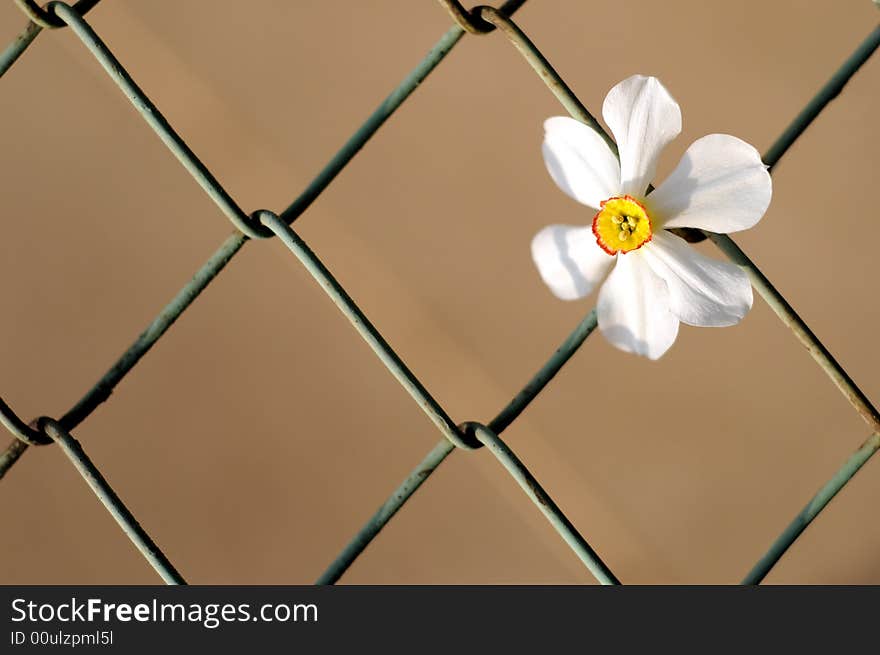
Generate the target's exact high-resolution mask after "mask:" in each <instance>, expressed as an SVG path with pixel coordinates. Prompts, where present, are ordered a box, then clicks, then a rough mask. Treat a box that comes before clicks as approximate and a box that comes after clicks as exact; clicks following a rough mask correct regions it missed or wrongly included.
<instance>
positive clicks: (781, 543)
mask: <svg viewBox="0 0 880 655" xmlns="http://www.w3.org/2000/svg"><path fill="white" fill-rule="evenodd" d="M480 15H481V17H482V18H483V19H484V20H486V21H488V22H491V23H493V24H495V25H496V26H497V27H499V28H501V31H502V32H504V33H505V34H506V35H507V36H508V37H509V38H510V39H511V41H512V42H513V44H514V45H515V46H516V48H517V50H518V51H519V52H520V53H521V54H522V55H523V56H524V57H525V58H526V60H527V61H528V62H529V64H531V66H532V67H533V68H534V69H535V71H536V72H537V73H538V75H539V76H540V77H541V79H542V80H543V81H544V82H545V84H547V86H548V87H549V88H550V90H551V91H552V92H553V94H554V95H556V97H557V98H559V100H560V101H561V102H562V104H563V105H564V106H565V107H566V109H568V110H569V112H570V113H571V114H572V116H574V117H575V118H578V119H580V120H582V121H583V122H585V123H587V124H588V125H590V126H591V127H593V129H595V130H596V131H597V132H598V133H599V134H600V135H602V136H603V138H604V139H605V140H606V142H607V141H609V140H610V139H611V137H610V135H609V134H608V133H607V132H606V131H605V130H604V128H602V126H601V125H599V124H598V122H597V121H596V120H595V118H593V116H592V115H591V114H590V113H589V111H588V110H586V109H585V108H583V105H582V104H581V103H580V101H579V100H578V99H577V97H576V96H575V95H574V93H572V91H571V89H569V88H568V86H567V85H566V84H565V83H564V82H563V81H562V79H561V78H560V77H559V75H558V74H557V73H556V71H554V70H553V68H552V67H551V66H550V64H549V63H548V62H547V60H546V59H545V58H544V57H543V55H541V53H540V52H539V51H538V50H537V48H536V47H535V46H534V44H533V43H532V42H531V41H530V40H529V39H528V37H526V36H525V34H523V32H522V31H521V30H520V29H519V28H518V27H517V26H516V25H515V24H514V23H513V21H511V20H510V19H509V18H508V17H505V16H503V15H500V14H498V13H497V12H495V11H494V10H492V9H491V8H481V13H480ZM878 45H880V27H877V28H875V29H874V30H872V32H871V33H870V34H869V35H868V37H867V38H866V39H865V40H864V41H863V42H862V43H861V44H859V46H858V47H857V48H856V50H855V51H854V52H853V53H852V54H851V55H850V56H849V57H848V58H847V60H846V61H845V62H844V63H843V64H842V65H841V66H840V68H839V69H838V70H837V71H836V72H835V73H834V75H833V76H832V77H831V79H830V80H829V81H828V82H827V83H826V84H825V85H824V86H823V87H822V88H821V89H820V90H819V92H818V93H817V94H816V96H815V97H814V98H813V99H812V100H810V102H809V103H808V104H807V106H806V107H805V108H804V109H803V110H802V111H801V112H800V113H799V114H798V115H797V116H796V117H795V119H794V120H793V121H792V123H791V124H790V125H789V126H788V127H787V128H786V129H785V131H784V132H783V133H782V135H781V136H780V137H779V138H778V139H777V140H776V141H775V142H774V144H773V145H772V146H771V148H770V149H769V150H768V152H767V155H766V156H765V157H766V163H768V165H775V164H777V163H778V162H779V160H780V159H781V158H782V156H783V155H784V154H785V153H786V152H787V151H788V149H789V148H791V146H792V145H793V144H794V143H795V141H796V140H797V138H798V137H799V136H800V135H801V134H803V133H804V131H805V130H806V129H807V128H808V127H809V125H810V124H811V123H812V122H813V120H815V118H816V117H817V116H818V115H819V113H820V112H821V111H822V109H824V108H825V107H826V106H827V105H828V103H830V102H831V100H833V99H834V98H835V97H837V95H839V93H840V91H841V90H842V89H843V87H844V86H845V85H846V83H847V82H848V81H849V80H850V78H852V76H853V75H855V73H856V72H857V71H858V70H859V68H860V67H861V66H862V65H863V64H864V63H865V62H866V61H867V60H868V58H869V57H870V56H871V54H873V52H874V51H875V50H876V49H877V47H878ZM703 234H704V235H705V236H707V237H708V238H709V239H711V240H712V242H713V243H715V245H716V246H718V248H719V249H720V250H721V251H722V252H723V253H724V254H725V255H726V256H727V257H728V258H729V259H731V261H733V262H734V263H736V264H737V265H739V266H740V267H741V268H743V269H745V271H746V273H748V275H749V279H750V280H751V282H752V284H753V286H754V287H755V289H756V290H757V291H758V293H759V294H760V295H761V297H762V298H764V300H765V301H766V302H767V304H768V305H769V306H770V308H771V309H772V310H773V311H774V313H776V315H777V316H778V317H779V318H780V320H781V321H782V322H783V323H784V324H785V325H787V326H788V327H789V328H790V329H791V330H792V332H793V333H794V334H795V336H796V337H797V339H798V340H799V341H800V342H801V343H802V344H803V345H804V346H805V347H806V348H807V350H808V351H809V352H810V354H811V355H812V357H813V359H815V360H816V362H817V363H818V364H819V366H820V367H821V368H822V370H823V371H825V373H826V374H827V375H828V376H829V377H830V378H831V380H832V382H834V384H835V386H837V388H838V389H839V390H840V391H841V393H843V395H844V397H845V398H846V399H847V400H848V401H849V403H850V404H851V405H852V406H853V407H854V408H855V410H856V411H857V412H858V413H859V415H860V416H861V417H862V418H863V419H864V420H865V422H867V423H868V425H869V426H870V427H871V430H872V432H876V431H878V430H880V414H878V412H877V409H876V408H875V407H874V406H873V405H872V403H871V402H870V400H868V398H867V396H865V394H864V393H863V392H862V391H861V389H859V387H858V386H857V385H856V384H855V382H854V381H853V380H852V378H850V377H849V375H848V374H847V373H846V371H845V370H844V369H843V367H842V366H841V365H840V364H839V363H838V362H837V361H836V360H835V359H834V357H833V356H832V355H831V353H830V352H829V351H828V349H827V348H826V347H825V345H824V344H823V343H822V342H821V341H820V340H819V338H818V337H816V335H815V334H814V333H813V332H812V330H810V328H809V327H808V326H807V324H806V323H805V322H804V321H803V319H802V318H801V317H800V316H798V314H797V313H796V312H795V310H794V308H793V307H792V306H791V305H790V304H789V303H788V301H786V300H785V298H784V297H783V296H782V294H780V293H779V291H778V290H777V289H776V288H775V287H774V286H773V285H772V284H771V283H770V281H769V280H768V279H767V277H766V276H765V275H764V274H763V273H762V272H761V270H760V269H759V268H758V266H757V265H756V264H755V263H754V262H753V261H752V260H751V259H749V257H748V256H747V255H746V254H745V253H744V252H743V251H742V249H741V248H740V247H739V246H738V245H737V244H736V243H735V242H734V241H733V239H731V238H730V237H729V236H727V235H718V234H714V233H711V232H707V231H703ZM871 442H872V440H870V439H869V440H868V442H866V444H867V443H871ZM859 452H860V453H862V457H863V458H858V457H857V458H855V459H852V458H851V459H850V460H849V461H848V462H847V463H846V464H845V465H844V467H843V468H842V469H840V471H838V473H837V474H835V476H834V478H832V480H831V481H830V482H829V483H828V484H826V486H825V487H823V489H822V491H821V492H820V496H822V498H824V502H822V503H820V504H818V505H816V504H814V503H811V505H809V506H808V508H809V507H813V508H815V511H813V512H807V513H806V514H805V513H803V512H802V513H801V514H800V515H799V516H798V518H796V519H795V522H794V523H792V526H794V525H798V526H800V528H799V529H792V527H791V526H789V528H787V529H786V530H785V531H784V532H783V533H782V534H781V535H780V536H779V537H778V538H777V540H776V541H775V542H774V543H773V545H772V546H771V549H770V551H769V552H768V553H767V554H766V555H765V556H764V557H763V558H762V560H761V563H759V565H758V567H756V568H760V567H761V566H762V565H763V566H764V567H765V569H761V571H762V574H761V577H763V576H764V575H766V574H767V572H768V571H769V570H770V568H772V566H773V565H774V564H775V563H776V562H777V561H779V559H780V558H781V557H782V555H783V554H784V553H785V552H786V551H787V550H788V548H789V547H791V545H792V544H793V543H794V541H795V539H797V537H798V535H800V534H801V532H802V531H803V529H804V528H806V526H807V525H808V524H809V522H810V521H812V520H813V519H814V518H815V517H816V515H818V513H819V512H820V511H821V510H822V509H823V508H824V507H825V506H826V505H827V504H828V502H829V501H830V500H831V499H832V498H833V497H834V495H835V494H837V493H838V492H839V491H840V490H841V489H843V487H844V486H846V484H847V482H848V481H849V480H850V478H851V477H852V476H853V475H854V474H855V472H856V471H858V470H859V468H861V466H862V465H863V464H864V463H865V462H867V460H868V458H870V457H871V455H873V454H874V452H876V448H874V449H871V448H868V447H865V446H863V448H862V449H861V450H860V451H859ZM817 497H818V496H817ZM753 573H754V572H753ZM750 577H751V575H750ZM748 579H749V578H747V580H748Z"/></svg>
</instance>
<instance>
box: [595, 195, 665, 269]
mask: <svg viewBox="0 0 880 655" xmlns="http://www.w3.org/2000/svg"><path fill="white" fill-rule="evenodd" d="M599 206H600V207H601V210H600V211H599V213H598V214H596V217H595V218H594V219H593V234H594V235H596V241H597V242H598V243H599V247H600V248H602V250H604V251H605V252H607V253H608V254H609V255H616V254H617V253H619V252H629V251H631V250H636V249H637V248H641V247H642V246H643V245H645V244H646V243H648V241H650V240H651V234H652V232H651V219H650V218H649V217H648V211H647V210H646V209H645V207H644V205H642V204H641V203H640V202H638V201H637V200H636V199H635V198H633V197H632V196H620V197H615V198H609V199H608V200H603V201H602V203H601V204H600V205H599Z"/></svg>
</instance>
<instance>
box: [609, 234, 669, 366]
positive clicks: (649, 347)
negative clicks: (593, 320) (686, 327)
mask: <svg viewBox="0 0 880 655" xmlns="http://www.w3.org/2000/svg"><path fill="white" fill-rule="evenodd" d="M598 309H599V329H600V330H602V334H604V335H605V338H606V339H608V341H610V342H611V343H612V344H614V345H615V346H617V347H618V348H620V349H621V350H625V351H627V352H631V353H636V354H638V355H645V356H646V357H649V358H651V359H657V358H658V357H660V356H661V355H662V354H663V353H665V352H666V351H667V350H669V347H670V346H671V345H672V344H673V342H674V341H675V337H676V336H677V335H678V319H677V318H675V316H673V314H672V312H671V311H669V291H668V290H667V288H666V282H664V281H663V279H662V278H661V277H659V276H658V275H657V274H656V273H654V271H653V270H651V267H650V266H648V264H647V262H646V261H645V258H644V257H643V256H642V255H641V253H640V252H638V251H636V252H631V253H628V254H625V255H619V256H618V258H617V266H615V267H614V270H613V271H611V275H609V276H608V280H607V281H606V282H605V284H603V285H602V290H601V291H600V292H599V305H598Z"/></svg>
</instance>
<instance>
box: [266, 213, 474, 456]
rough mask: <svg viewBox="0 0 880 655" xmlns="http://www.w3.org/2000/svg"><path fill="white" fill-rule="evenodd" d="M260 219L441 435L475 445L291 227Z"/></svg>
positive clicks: (276, 220)
mask: <svg viewBox="0 0 880 655" xmlns="http://www.w3.org/2000/svg"><path fill="white" fill-rule="evenodd" d="M259 216H260V221H261V222H262V224H263V225H265V226H266V227H267V228H269V229H270V230H272V232H274V233H275V235H276V236H277V237H278V239H279V240H280V241H281V242H282V243H283V244H284V245H285V246H287V248H288V249H289V250H290V251H291V252H292V253H293V254H294V255H295V256H296V258H297V259H298V260H299V261H300V263H301V264H302V265H303V266H304V267H305V268H306V270H307V271H308V272H309V273H310V274H311V276H312V277H313V278H314V279H315V281H316V282H317V283H318V284H319V285H320V286H321V288H322V289H323V290H324V292H325V293H326V294H327V295H328V296H330V298H331V299H332V300H333V302H334V303H335V304H336V306H337V307H338V308H339V310H340V311H341V312H342V313H343V314H344V315H345V317H346V318H347V319H348V320H349V321H350V322H351V324H352V325H353V326H354V328H355V330H357V332H358V334H360V336H361V338H362V339H363V340H364V341H366V342H367V344H368V345H369V346H370V348H372V349H373V352H375V353H376V355H377V356H378V357H379V359H380V360H381V362H382V363H383V364H384V365H385V368H387V369H388V370H389V371H390V372H391V374H392V375H393V376H394V377H395V379H397V381H398V382H399V383H400V384H401V386H402V387H403V388H404V389H406V391H407V392H408V393H409V395H410V396H412V398H413V400H415V401H416V403H417V404H418V406H419V407H420V408H421V409H422V411H423V412H424V413H425V414H426V415H427V416H428V418H430V419H431V421H432V422H433V423H434V425H436V426H437V429H438V430H440V432H441V433H443V436H444V437H446V438H447V439H449V441H450V442H452V443H453V444H454V445H456V446H458V447H459V448H465V449H473V448H478V447H479V445H480V444H479V443H474V442H473V441H467V440H466V439H464V438H463V436H462V434H461V433H460V432H459V430H458V427H457V426H456V425H455V422H454V421H453V420H452V419H451V418H450V417H449V414H447V413H446V410H444V409H443V407H441V406H440V404H439V403H438V402H437V401H436V400H434V398H433V396H431V394H430V393H428V390H427V389H425V387H424V385H423V384H422V383H421V382H420V381H419V379H418V378H417V377H416V376H415V375H413V373H412V371H410V370H409V368H408V367H407V365H406V364H404V362H403V360H402V359H400V356H399V355H398V354H397V353H396V352H394V349H393V348H391V346H389V345H388V342H387V341H385V338H384V337H383V336H382V335H381V334H380V333H379V331H378V330H377V329H376V328H375V326H374V325H373V324H372V323H371V322H370V320H369V319H368V318H367V317H366V316H365V315H364V313H363V312H362V311H361V310H360V308H359V307H358V306H357V304H356V303H355V302H354V300H352V298H351V296H349V295H348V293H347V292H346V291H345V289H343V288H342V285H341V284H339V282H338V281H337V280H336V278H334V277H333V275H332V273H330V271H328V270H327V267H325V266H324V264H323V263H322V262H321V260H320V259H319V258H318V256H317V255H315V253H314V252H312V250H311V248H309V247H308V245H306V243H305V242H304V241H303V240H302V239H301V238H300V237H299V235H298V234H297V233H296V232H294V231H293V228H291V227H290V226H289V225H288V224H287V223H286V222H285V221H284V219H282V218H281V217H280V216H278V215H276V214H273V213H272V212H268V211H262V212H259Z"/></svg>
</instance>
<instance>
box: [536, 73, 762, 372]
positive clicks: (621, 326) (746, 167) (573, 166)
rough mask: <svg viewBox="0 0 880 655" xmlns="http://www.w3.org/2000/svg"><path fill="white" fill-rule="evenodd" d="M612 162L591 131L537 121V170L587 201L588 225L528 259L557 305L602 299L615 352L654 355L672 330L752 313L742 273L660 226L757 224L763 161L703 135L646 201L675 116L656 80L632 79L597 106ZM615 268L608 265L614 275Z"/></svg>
mask: <svg viewBox="0 0 880 655" xmlns="http://www.w3.org/2000/svg"><path fill="white" fill-rule="evenodd" d="M602 116H603V117H604V118H605V123H606V124H607V125H608V127H609V128H611V132H612V133H613V134H614V137H615V140H616V141H617V144H618V149H619V152H620V161H619V163H618V160H617V158H616V157H615V156H614V153H613V152H612V151H611V149H610V148H609V147H608V144H606V143H605V141H604V140H603V139H602V137H600V136H599V135H598V134H597V133H596V132H595V131H593V130H592V129H591V128H589V127H587V126H586V125H584V124H583V123H580V122H578V121H576V120H574V119H572V118H563V117H556V118H550V119H549V120H547V121H546V122H545V123H544V130H545V136H544V145H543V151H544V162H545V163H546V165H547V169H548V170H549V171H550V175H551V177H552V178H553V180H554V181H555V182H556V184H557V185H558V186H559V188H560V189H562V190H563V191H564V192H565V193H567V194H568V195H569V196H571V197H572V198H573V199H574V200H576V201H578V202H580V203H581V204H583V205H586V206H587V207H588V208H589V210H588V211H587V212H586V214H585V219H586V220H585V221H584V223H585V224H582V225H580V226H570V225H551V226H549V227H546V228H544V229H543V230H541V231H540V232H539V233H538V234H537V235H536V236H535V238H534V240H533V241H532V258H533V259H534V261H535V264H536V265H537V267H538V271H539V272H540V274H541V277H542V278H543V279H544V282H546V283H547V286H549V287H550V290H551V291H552V292H553V293H554V294H555V295H556V296H557V297H559V298H561V299H563V300H574V299H577V298H582V297H584V296H586V295H588V294H589V293H590V292H591V291H592V290H593V289H594V288H595V287H596V285H597V284H598V283H599V282H600V281H601V280H602V279H603V278H604V277H605V275H606V273H608V271H609V270H611V273H610V275H608V279H607V280H606V281H605V283H604V284H603V285H602V288H601V290H600V291H599V303H598V311H599V329H600V330H601V331H602V334H604V335H605V337H606V338H607V339H608V340H609V341H610V342H611V343H612V344H614V345H615V346H617V347H618V348H620V349H621V350H625V351H628V352H633V353H637V354H639V355H645V356H646V357H650V358H651V359H657V358H658V357H660V356H661V355H663V353H665V352H666V351H667V350H668V349H669V347H670V346H671V345H672V343H673V342H674V341H675V337H676V336H677V335H678V325H679V322H682V323H686V324H688V325H698V326H712V327H722V326H728V325H734V324H736V323H738V322H739V321H740V320H742V318H743V317H744V316H745V315H746V313H747V312H748V311H749V309H750V308H751V306H752V288H751V285H750V284H749V280H748V278H747V276H746V274H745V273H744V272H743V271H742V270H740V269H739V268H738V267H737V266H735V265H733V264H730V263H727V262H722V261H717V260H715V259H711V258H708V257H705V256H704V255H702V254H700V253H698V252H697V251H696V250H694V249H693V248H692V247H691V246H690V245H688V244H687V243H686V242H685V241H684V240H683V239H681V238H679V237H677V236H675V235H674V234H672V233H671V232H668V231H666V228H680V227H692V228H701V229H704V230H709V231H711V232H719V233H728V232H737V231H739V230H745V229H747V228H750V227H752V226H753V225H755V224H756V223H757V222H758V221H759V220H761V217H762V216H763V215H764V212H765V211H766V210H767V207H768V205H769V204H770V196H771V191H772V187H771V183H770V175H769V173H768V172H767V167H766V166H765V165H764V164H763V163H762V162H761V156H760V155H759V154H758V151H757V150H755V149H754V148H753V147H752V146H750V145H749V144H748V143H746V142H744V141H741V140H740V139H737V138H736V137H733V136H728V135H726V134H710V135H709V136H705V137H703V138H701V139H698V140H697V141H695V142H694V143H693V144H691V146H690V148H688V149H687V152H685V153H684V156H683V157H682V158H681V161H680V162H679V164H678V166H677V167H676V168H675V170H674V171H673V172H672V174H671V175H670V176H669V177H668V178H667V179H666V180H665V181H664V182H663V183H662V184H660V185H659V186H658V187H657V188H656V189H655V190H654V191H652V192H651V193H650V194H648V193H647V191H648V186H649V184H650V182H651V179H652V178H653V177H654V174H655V172H656V169H657V159H658V157H659V155H660V151H661V150H662V149H663V147H664V146H665V145H666V144H668V143H669V142H670V141H672V140H673V139H674V138H675V137H676V136H678V134H679V132H681V110H680V109H679V107H678V103H677V102H676V101H675V100H674V99H673V98H672V96H671V95H669V92H668V91H667V90H666V89H665V88H664V86H663V85H662V84H661V83H660V82H659V81H658V80H657V79H656V78H653V77H643V76H641V75H635V76H633V77H630V78H628V79H626V80H624V81H623V82H621V83H620V84H618V85H617V86H615V87H614V88H613V89H611V91H610V92H609V93H608V96H607V97H606V98H605V103H604V105H603V107H602ZM612 266H613V269H612Z"/></svg>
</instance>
